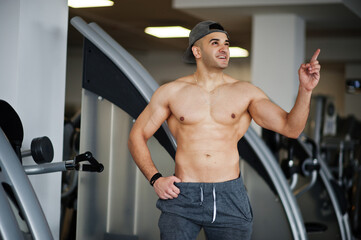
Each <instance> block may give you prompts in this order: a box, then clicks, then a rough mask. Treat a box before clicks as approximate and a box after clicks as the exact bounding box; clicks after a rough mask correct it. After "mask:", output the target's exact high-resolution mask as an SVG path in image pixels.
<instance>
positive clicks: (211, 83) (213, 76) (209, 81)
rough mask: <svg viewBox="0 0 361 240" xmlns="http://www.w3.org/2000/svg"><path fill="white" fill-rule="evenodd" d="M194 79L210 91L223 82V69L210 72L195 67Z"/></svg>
mask: <svg viewBox="0 0 361 240" xmlns="http://www.w3.org/2000/svg"><path fill="white" fill-rule="evenodd" d="M194 79H195V82H196V84H197V85H199V86H200V87H202V88H204V89H205V90H206V91H208V92H210V91H212V90H214V89H215V88H217V87H218V86H220V85H222V84H223V83H224V76H223V70H218V71H212V72H210V71H202V70H200V69H197V71H196V72H195V73H194Z"/></svg>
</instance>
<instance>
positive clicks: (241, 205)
mask: <svg viewBox="0 0 361 240" xmlns="http://www.w3.org/2000/svg"><path fill="white" fill-rule="evenodd" d="M175 185H176V186H177V187H178V188H179V189H180V194H179V195H178V198H175V199H171V200H161V199H159V200H158V201H157V208H159V209H160V210H161V211H162V214H161V216H160V218H159V223H158V225H159V229H160V233H161V239H163V240H171V239H172V240H173V239H174V240H178V239H179V240H191V239H192V240H193V239H196V238H197V235H198V233H199V231H200V230H201V228H203V229H204V231H205V234H206V237H207V239H208V240H212V239H217V240H226V239H232V240H235V239H237V240H248V239H251V233H252V223H253V214H252V208H251V205H250V203H249V199H248V196H247V192H246V190H245V187H244V184H243V181H242V178H241V177H239V178H237V179H235V180H231V181H227V182H221V183H184V182H182V183H175Z"/></svg>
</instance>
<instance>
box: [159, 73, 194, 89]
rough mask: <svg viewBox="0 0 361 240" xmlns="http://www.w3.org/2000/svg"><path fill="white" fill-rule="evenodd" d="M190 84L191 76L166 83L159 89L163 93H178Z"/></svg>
mask: <svg viewBox="0 0 361 240" xmlns="http://www.w3.org/2000/svg"><path fill="white" fill-rule="evenodd" d="M189 83H191V80H190V76H185V77H181V78H178V79H176V80H173V81H171V82H167V83H164V84H162V85H161V86H160V87H159V89H160V90H161V91H176V90H179V89H180V88H183V87H185V86H187V85H189Z"/></svg>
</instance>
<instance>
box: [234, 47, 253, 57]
mask: <svg viewBox="0 0 361 240" xmlns="http://www.w3.org/2000/svg"><path fill="white" fill-rule="evenodd" d="M229 53H230V57H231V58H241V57H248V56H249V53H248V51H247V50H246V49H244V48H240V47H230V48H229Z"/></svg>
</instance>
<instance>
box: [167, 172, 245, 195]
mask: <svg viewBox="0 0 361 240" xmlns="http://www.w3.org/2000/svg"><path fill="white" fill-rule="evenodd" d="M174 185H176V186H177V187H179V188H181V189H182V188H187V189H199V188H200V187H202V188H203V189H206V188H211V189H213V188H216V189H217V192H223V191H230V190H234V189H237V188H239V186H240V185H243V180H242V177H241V176H239V177H238V178H236V179H233V180H229V181H225V182H179V183H174Z"/></svg>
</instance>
